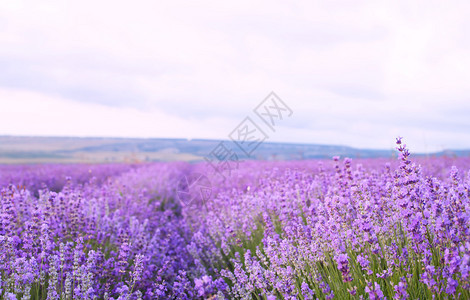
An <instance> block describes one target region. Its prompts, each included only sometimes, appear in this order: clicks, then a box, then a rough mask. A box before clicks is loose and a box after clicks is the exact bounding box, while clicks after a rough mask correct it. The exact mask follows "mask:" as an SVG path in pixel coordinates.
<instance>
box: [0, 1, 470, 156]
mask: <svg viewBox="0 0 470 300" xmlns="http://www.w3.org/2000/svg"><path fill="white" fill-rule="evenodd" d="M469 10H470V3H469V2H466V1H449V2H443V1H413V2H409V1H292V2H288V1H243V0H242V1H236V2H233V3H231V2H226V1H192V2H189V1H178V0H176V1H132V2H130V1H116V0H113V1H88V0H82V1H21V0H2V1H1V2H0V112H1V116H0V163H5V162H6V163H8V162H45V161H47V162H56V161H59V162H79V161H100V162H101V161H128V160H131V161H154V160H199V159H201V157H203V156H204V153H207V152H208V151H210V150H211V149H213V147H214V146H215V145H216V144H217V142H216V141H218V140H229V139H230V137H229V135H230V133H231V132H233V130H234V129H235V128H237V126H238V125H239V124H240V122H242V121H243V120H244V119H245V118H246V117H250V118H252V119H253V120H254V121H256V122H259V123H257V124H258V125H259V126H260V127H261V129H263V130H264V131H265V132H266V134H267V138H266V140H265V141H264V142H263V145H261V146H260V147H259V149H258V152H256V154H255V155H254V156H253V157H254V158H260V159H303V158H315V157H324V156H330V154H335V153H336V154H342V155H350V156H361V157H376V156H389V155H391V153H392V152H393V151H392V149H393V147H394V142H395V137H397V136H404V137H405V142H406V143H407V144H408V146H409V147H410V149H411V151H414V152H416V153H421V154H427V155H443V154H447V155H468V153H469V151H468V150H466V149H470V118H469V116H470V99H469V91H470V85H469V84H468V82H469V81H470V56H469V54H468V53H470V40H469V39H468V36H469V34H470V19H469V18H468V11H469ZM271 91H274V92H275V93H276V94H277V95H278V96H279V97H280V98H281V99H282V101H283V102H284V103H285V104H286V105H287V106H288V107H289V108H290V109H291V110H292V115H291V116H289V117H287V116H285V117H284V118H283V119H282V120H280V122H279V123H278V124H277V125H276V128H275V131H272V130H271V131H270V130H269V128H267V127H262V126H265V125H266V124H264V123H263V122H262V121H260V120H259V118H258V119H256V117H257V116H256V115H255V114H254V112H253V109H254V108H256V107H257V106H258V105H259V104H260V103H261V102H262V101H263V100H264V99H265V98H266V96H267V95H268V94H269V93H270V92H271ZM45 137H47V138H45ZM59 137H61V138H59ZM147 138H152V139H150V140H148V139H147ZM162 139H163V140H162ZM173 139H177V140H173ZM269 142H273V143H275V144H270V143H269ZM286 143H287V144H286ZM305 144H308V145H305ZM365 149H366V150H365ZM367 149H368V150H367ZM371 149H372V150H374V151H372V150H371Z"/></svg>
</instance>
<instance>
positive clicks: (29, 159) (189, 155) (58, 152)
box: [0, 136, 470, 163]
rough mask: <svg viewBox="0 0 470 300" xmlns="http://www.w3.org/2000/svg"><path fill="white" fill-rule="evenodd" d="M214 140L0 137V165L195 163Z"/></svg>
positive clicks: (302, 151)
mask: <svg viewBox="0 0 470 300" xmlns="http://www.w3.org/2000/svg"><path fill="white" fill-rule="evenodd" d="M220 142H221V141H216V140H202V139H195V140H186V139H138V138H77V137H18V136H0V163H85V162H87V163H95V162H96V163H99V162H137V161H175V160H181V161H200V160H203V159H204V157H210V155H211V153H212V151H213V150H214V149H217V148H216V147H217V146H220ZM223 145H224V147H225V148H226V149H229V150H232V151H233V153H236V155H237V157H238V158H239V159H261V160H293V159H295V160H298V159H315V158H331V157H332V156H335V155H339V156H343V157H344V156H348V157H352V158H358V157H361V158H374V157H393V156H395V155H396V152H395V150H394V149H390V150H373V149H357V148H352V147H347V146H335V145H317V144H291V143H270V142H264V143H261V144H260V145H259V146H258V147H257V148H256V149H255V150H254V151H253V152H252V153H251V155H250V156H248V155H246V154H244V153H243V151H241V150H240V149H239V148H238V147H237V145H236V144H234V143H233V142H231V141H223ZM428 155H436V156H440V155H447V156H470V150H457V151H452V150H446V151H443V152H438V153H433V154H428Z"/></svg>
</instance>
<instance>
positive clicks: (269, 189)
mask: <svg viewBox="0 0 470 300" xmlns="http://www.w3.org/2000/svg"><path fill="white" fill-rule="evenodd" d="M397 150H398V154H399V159H398V160H397V159H389V160H386V159H374V160H365V159H362V160H351V159H348V158H345V159H340V158H338V157H335V158H334V159H333V160H324V161H323V160H317V161H291V162H260V161H247V162H244V163H241V164H240V166H239V169H238V170H237V172H236V173H234V174H233V175H232V176H231V177H225V178H223V177H221V176H217V174H212V173H213V172H212V173H211V170H210V167H208V166H206V165H204V164H187V163H179V162H177V163H155V164H142V165H135V166H130V165H94V166H84V165H70V166H67V165H64V166H52V165H46V166H36V167H25V166H16V167H15V166H3V167H0V298H2V299H270V300H272V299H309V300H310V299H431V298H437V299H446V298H460V299H467V298H470V293H469V290H470V277H469V275H470V273H469V272H470V226H469V225H470V201H469V197H470V172H469V171H468V170H469V168H470V160H469V159H466V158H461V159H457V158H427V159H426V158H419V159H411V157H410V153H409V151H408V149H407V147H406V146H405V145H404V144H403V142H402V140H401V139H398V140H397ZM89 170H91V172H88V171H89ZM194 172H198V173H201V174H207V176H208V178H209V180H210V182H211V188H212V191H211V194H210V198H208V199H203V200H202V201H201V202H194V203H191V205H187V203H186V205H181V203H180V202H179V201H178V197H177V192H178V184H179V182H181V178H184V176H188V175H189V174H191V173H194ZM87 174H88V175H87ZM90 174H92V175H90ZM66 176H71V177H66Z"/></svg>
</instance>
